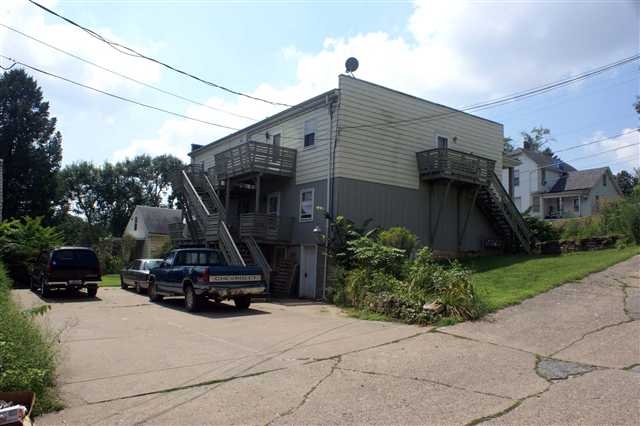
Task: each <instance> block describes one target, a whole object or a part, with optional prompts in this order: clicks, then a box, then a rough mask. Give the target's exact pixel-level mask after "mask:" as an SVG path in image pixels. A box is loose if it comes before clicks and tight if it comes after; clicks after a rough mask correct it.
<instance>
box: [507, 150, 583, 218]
mask: <svg viewBox="0 0 640 426" xmlns="http://www.w3.org/2000/svg"><path fill="white" fill-rule="evenodd" d="M505 158H507V159H509V160H515V161H518V162H519V163H520V164H518V165H516V166H514V167H513V170H512V171H511V173H510V175H508V174H507V172H506V170H503V171H502V183H503V184H504V185H505V186H506V187H509V188H511V189H512V192H511V194H512V195H511V197H512V198H513V202H514V204H515V205H516V207H517V208H518V210H520V212H525V211H527V210H529V212H530V213H531V214H532V215H534V216H542V214H543V213H542V207H541V201H540V200H541V195H542V194H543V193H545V192H548V191H550V190H551V188H552V187H553V185H554V184H555V183H556V182H557V181H558V179H560V178H561V177H562V176H564V175H565V174H566V173H567V172H569V171H575V170H576V169H575V168H573V167H572V166H570V165H569V164H567V163H564V162H563V161H561V160H558V159H557V158H554V157H553V156H550V155H546V154H543V153H541V152H539V151H534V150H529V149H522V148H518V149H516V150H514V151H513V152H511V153H509V154H507V155H506V156H505Z"/></svg>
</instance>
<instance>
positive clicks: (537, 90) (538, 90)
mask: <svg viewBox="0 0 640 426" xmlns="http://www.w3.org/2000/svg"><path fill="white" fill-rule="evenodd" d="M638 59H640V55H633V56H629V57H626V58H623V59H620V60H618V61H615V62H612V63H610V64H607V65H603V66H601V67H598V68H595V69H592V70H590V71H587V72H584V73H582V74H579V75H577V76H575V77H571V78H567V79H563V80H558V81H555V82H551V83H547V84H544V85H541V86H538V87H534V88H532V89H528V90H524V91H520V92H516V93H513V94H511V95H508V96H504V97H502V98H498V99H495V100H491V101H486V102H480V103H476V104H472V105H469V106H466V107H462V108H460V109H457V110H454V111H448V112H444V113H440V114H435V115H423V116H418V117H413V118H407V119H403V120H388V121H382V122H378V123H371V124H361V125H355V126H342V127H341V130H347V129H361V128H368V127H380V126H394V125H397V124H407V123H413V122H419V121H430V120H436V119H441V118H443V117H447V116H450V115H454V114H460V113H465V112H470V111H474V112H475V111H482V110H485V109H489V108H494V107H496V106H500V105H505V104H508V103H511V102H515V101H519V100H522V99H527V98H530V97H532V96H536V95H540V94H543V93H546V92H549V91H552V90H555V89H557V88H560V87H564V86H567V85H570V84H573V83H576V82H578V81H582V80H585V79H587V78H591V77H595V76H596V75H599V74H602V73H604V72H606V71H609V70H611V69H614V68H616V67H619V66H622V65H625V64H628V63H631V62H635V61H637V60H638Z"/></svg>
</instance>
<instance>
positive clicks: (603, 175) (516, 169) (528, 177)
mask: <svg viewBox="0 0 640 426" xmlns="http://www.w3.org/2000/svg"><path fill="white" fill-rule="evenodd" d="M505 159H509V161H511V160H516V161H519V162H520V164H517V165H515V166H513V169H512V170H511V171H509V172H508V171H506V170H503V172H502V182H503V184H504V185H505V186H507V187H510V188H512V192H511V194H512V195H511V196H512V198H513V202H514V204H515V205H516V207H518V210H520V211H521V212H525V211H527V210H528V211H529V213H530V214H531V215H533V216H537V217H541V218H558V217H573V216H590V215H592V214H593V213H595V212H597V210H598V206H599V205H600V204H601V203H602V202H603V201H605V200H608V199H615V198H619V197H621V196H622V193H621V191H620V189H619V188H618V185H617V183H616V180H615V178H614V177H613V175H612V174H611V170H610V169H609V168H608V167H602V168H597V169H590V170H576V169H575V168H574V167H572V166H571V165H569V164H567V163H565V162H563V161H561V160H559V159H557V158H554V157H553V156H550V155H545V154H543V153H541V152H538V151H532V150H528V149H522V148H519V149H516V150H514V151H513V152H512V153H509V154H507V155H506V156H505Z"/></svg>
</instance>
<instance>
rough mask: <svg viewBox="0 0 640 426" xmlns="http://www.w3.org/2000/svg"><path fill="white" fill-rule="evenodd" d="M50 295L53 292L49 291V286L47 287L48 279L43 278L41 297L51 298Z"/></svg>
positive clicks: (41, 281)
mask: <svg viewBox="0 0 640 426" xmlns="http://www.w3.org/2000/svg"><path fill="white" fill-rule="evenodd" d="M49 293H51V292H50V291H49V286H48V285H47V279H46V278H42V280H40V296H42V297H49Z"/></svg>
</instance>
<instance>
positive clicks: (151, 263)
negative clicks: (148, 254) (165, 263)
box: [145, 260, 162, 269]
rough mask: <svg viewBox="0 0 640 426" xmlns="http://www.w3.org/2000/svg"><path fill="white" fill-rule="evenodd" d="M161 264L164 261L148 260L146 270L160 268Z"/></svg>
mask: <svg viewBox="0 0 640 426" xmlns="http://www.w3.org/2000/svg"><path fill="white" fill-rule="evenodd" d="M161 263H162V260H147V261H146V262H145V269H153V268H159V267H160V264H161Z"/></svg>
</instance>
